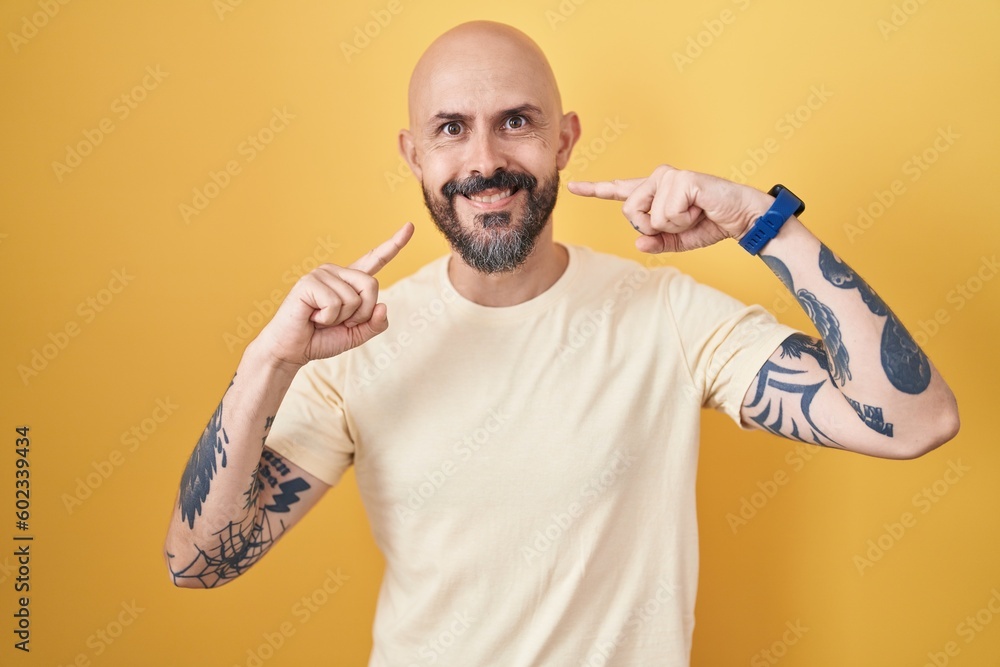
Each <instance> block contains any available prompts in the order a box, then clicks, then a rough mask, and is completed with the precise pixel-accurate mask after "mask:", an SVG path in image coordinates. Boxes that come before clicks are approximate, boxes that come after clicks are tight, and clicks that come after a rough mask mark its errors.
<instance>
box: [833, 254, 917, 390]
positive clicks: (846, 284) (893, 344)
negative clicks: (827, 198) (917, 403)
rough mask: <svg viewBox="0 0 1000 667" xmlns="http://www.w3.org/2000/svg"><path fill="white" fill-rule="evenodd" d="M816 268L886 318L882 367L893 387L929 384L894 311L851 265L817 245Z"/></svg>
mask: <svg viewBox="0 0 1000 667" xmlns="http://www.w3.org/2000/svg"><path fill="white" fill-rule="evenodd" d="M819 268H820V271H822V273H823V277H824V278H826V279H827V281H828V282H829V283H830V284H831V285H833V286H835V287H839V288H841V289H856V290H858V292H859V293H860V294H861V300H862V301H864V303H865V305H867V306H868V309H869V310H871V311H872V313H874V314H875V315H881V316H884V317H885V318H886V320H885V325H884V327H883V329H882V348H881V356H882V370H884V371H885V375H886V377H887V378H888V379H889V382H890V383H891V384H892V386H893V387H895V388H896V389H898V390H899V391H902V392H904V393H907V394H919V393H921V392H923V391H924V390H925V389H927V386H928V385H929V384H930V383H931V363H930V360H928V359H927V355H925V354H924V352H923V350H921V349H920V346H919V345H917V343H916V342H915V341H914V340H913V337H912V336H910V333H909V332H908V331H907V330H906V327H904V326H903V324H902V322H900V321H899V318H898V317H896V314H895V313H893V312H892V311H891V310H890V309H889V307H888V306H887V305H886V304H885V302H884V301H882V299H881V298H880V297H879V296H878V295H877V294H876V293H875V291H874V290H872V288H871V287H869V286H868V283H866V282H865V281H864V280H862V279H861V277H860V276H858V274H857V273H855V272H854V270H853V269H851V267H849V266H848V265H847V264H845V263H844V262H842V261H841V260H840V259H838V258H837V256H836V255H834V254H833V253H832V252H831V251H830V249H829V248H827V247H826V246H825V245H822V244H821V245H820V249H819Z"/></svg>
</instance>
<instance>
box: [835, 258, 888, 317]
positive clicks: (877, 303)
mask: <svg viewBox="0 0 1000 667" xmlns="http://www.w3.org/2000/svg"><path fill="white" fill-rule="evenodd" d="M819 270H820V271H821V272H822V273H823V277H824V278H826V280H827V282H829V283H830V284H831V285H833V286H834V287H839V288H840V289H856V290H858V292H860V293H861V300H862V301H864V302H865V305H866V306H868V309H869V310H870V311H872V312H873V313H875V314H876V315H888V314H889V307H888V306H887V305H885V301H883V300H882V298H881V297H880V296H879V295H878V294H876V293H875V290H873V289H872V288H871V287H869V285H868V283H866V282H865V281H864V280H862V279H861V277H860V276H859V275H858V274H857V273H855V272H854V269H852V268H851V267H849V266H848V265H847V264H845V263H844V262H842V261H840V260H839V259H837V256H836V255H834V254H833V252H832V251H831V250H830V249H829V248H827V247H826V246H825V245H823V244H822V243H821V244H820V246H819Z"/></svg>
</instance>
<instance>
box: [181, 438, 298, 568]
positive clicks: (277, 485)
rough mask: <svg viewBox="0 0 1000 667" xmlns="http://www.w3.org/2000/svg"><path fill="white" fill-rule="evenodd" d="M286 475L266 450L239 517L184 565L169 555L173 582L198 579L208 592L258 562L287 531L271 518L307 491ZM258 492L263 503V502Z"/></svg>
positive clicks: (281, 463)
mask: <svg viewBox="0 0 1000 667" xmlns="http://www.w3.org/2000/svg"><path fill="white" fill-rule="evenodd" d="M290 473H291V471H290V469H289V468H288V466H287V465H286V464H285V462H284V461H283V460H282V459H281V457H280V456H278V455H277V454H274V453H273V452H271V451H269V450H264V452H263V455H262V456H261V461H260V464H259V465H258V466H257V469H256V470H255V471H254V473H253V475H252V478H251V480H250V485H249V487H248V489H247V491H246V493H245V496H246V498H247V501H246V506H245V510H246V513H245V514H244V515H243V517H242V518H241V519H239V520H238V521H230V522H229V523H228V524H227V525H226V527H225V528H223V529H222V530H220V531H218V532H216V533H215V534H214V535H213V538H214V541H213V542H212V544H210V545H208V546H205V547H202V546H201V545H199V546H198V547H197V555H196V556H195V558H194V560H192V561H191V562H190V563H188V564H187V565H184V566H180V567H177V568H176V569H175V567H174V562H173V559H174V556H173V555H172V554H168V556H169V558H170V572H171V575H172V576H173V577H174V581H175V583H182V581H197V582H198V584H199V585H201V586H203V587H205V588H212V587H215V586H219V585H222V584H224V583H226V582H227V581H229V580H231V579H234V578H236V577H238V576H240V575H241V574H243V573H244V572H245V571H246V570H248V569H249V568H250V567H251V566H252V565H254V564H255V563H256V562H257V561H259V560H260V559H261V558H262V557H263V556H264V554H265V553H267V551H268V550H269V549H270V548H271V547H272V546H273V545H274V543H275V542H276V541H277V540H278V538H279V537H280V536H281V535H282V534H283V533H284V532H285V523H284V521H283V520H281V519H280V518H275V517H274V516H272V515H273V514H275V513H277V514H280V513H287V512H289V511H290V508H291V506H292V505H294V504H295V503H297V502H298V501H299V500H300V494H302V493H304V492H305V491H306V490H308V489H309V488H310V486H309V483H308V482H307V481H306V480H304V479H302V478H301V477H294V478H292V479H284V478H285V477H287V476H288V475H289V474H290ZM262 494H264V496H265V498H266V499H267V500H264V501H263V503H261V502H260V497H261V495H262ZM259 505H262V506H259Z"/></svg>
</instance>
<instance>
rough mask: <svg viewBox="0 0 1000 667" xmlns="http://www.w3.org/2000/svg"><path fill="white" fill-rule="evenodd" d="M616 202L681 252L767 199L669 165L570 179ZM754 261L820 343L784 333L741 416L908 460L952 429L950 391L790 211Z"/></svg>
mask: <svg viewBox="0 0 1000 667" xmlns="http://www.w3.org/2000/svg"><path fill="white" fill-rule="evenodd" d="M569 188H570V191H571V192H573V193H574V194H578V195H583V196H591V197H599V198H602V199H613V200H618V201H624V202H625V203H624V205H623V207H622V211H623V213H624V214H625V216H626V217H627V218H628V219H629V222H631V223H632V226H633V227H634V228H635V229H636V230H637V231H639V232H640V233H641V234H642V235H641V236H639V238H637V239H636V247H637V248H638V249H639V250H641V251H643V252H649V253H659V252H678V251H685V250H692V249H695V248H701V247H705V246H708V245H712V244H714V243H717V242H719V241H722V240H724V239H727V238H735V239H739V238H741V237H742V236H743V235H744V234H745V233H746V232H747V230H748V229H749V228H750V227H751V226H752V225H753V223H754V222H755V221H756V220H757V218H758V217H760V216H761V215H762V214H763V213H764V212H766V211H767V210H768V208H769V207H770V205H771V203H772V202H773V198H772V197H771V196H770V195H766V194H764V193H762V192H759V191H757V190H755V189H753V188H751V187H748V186H744V185H738V184H736V183H731V182H729V181H726V180H723V179H721V178H716V177H714V176H709V175H707V174H699V173H695V172H690V171H680V170H677V169H674V168H672V167H668V166H661V167H658V168H657V169H656V170H655V171H654V172H653V174H652V175H651V176H650V177H649V178H645V179H629V180H618V181H603V182H598V183H586V182H579V183H570V184H569ZM761 258H762V259H763V260H764V262H765V263H766V264H767V265H768V266H769V267H770V268H771V269H772V270H773V271H774V272H775V273H776V274H777V275H778V277H779V278H781V280H782V281H783V282H784V283H785V285H786V287H788V288H789V289H790V290H791V291H792V292H793V293H794V294H795V296H796V298H797V299H798V301H799V303H800V304H801V305H802V307H803V308H804V309H805V310H806V312H807V313H808V314H809V316H810V318H811V319H812V321H813V323H814V324H815V325H816V327H817V330H818V331H819V333H820V335H821V336H822V341H820V340H817V339H815V338H811V337H808V336H805V335H797V336H791V337H790V338H789V339H787V340H786V341H784V343H783V344H782V345H781V346H780V347H779V349H778V350H776V351H775V352H774V354H773V355H772V356H771V358H770V359H769V360H768V361H767V362H766V363H765V364H764V366H763V367H762V368H761V369H760V372H759V373H758V375H757V377H756V378H755V380H754V382H753V384H752V385H751V387H750V389H749V391H748V392H747V395H746V397H745V400H744V402H743V405H742V408H741V411H740V414H741V417H742V419H743V421H744V423H746V424H751V425H753V426H755V427H757V428H761V429H764V430H767V431H770V432H771V433H775V434H777V435H782V436H785V437H788V438H793V439H796V440H803V441H805V442H811V443H814V444H821V445H827V446H833V447H840V448H842V449H849V450H852V451H856V452H862V453H865V454H870V455H873V456H882V457H886V458H912V457H915V456H919V455H921V454H923V453H925V452H927V451H930V450H931V449H933V448H935V447H937V446H938V445H940V444H942V443H944V442H946V441H948V440H950V439H951V438H952V437H954V436H955V434H956V433H957V431H958V408H957V405H956V403H955V397H954V395H953V394H952V392H951V390H950V389H949V388H948V385H947V384H946V383H945V382H944V380H943V379H942V378H941V375H940V374H939V373H938V371H937V369H935V368H934V365H933V364H931V363H930V360H928V358H927V356H926V355H925V354H924V352H923V351H922V350H921V349H920V348H919V346H917V344H916V343H915V342H914V340H913V338H912V337H911V336H910V335H909V333H907V331H906V329H905V328H904V327H903V325H902V324H901V323H900V321H899V319H898V318H897V317H896V316H895V315H894V314H893V313H892V311H891V310H890V309H889V307H888V306H887V305H886V304H885V303H884V302H883V301H882V299H881V298H879V296H878V295H877V294H875V292H874V290H872V289H871V288H870V287H869V286H868V285H867V283H865V282H864V281H863V280H861V278H860V277H859V276H858V275H857V274H855V273H854V271H852V270H851V269H850V267H848V266H847V265H846V264H845V263H844V262H842V261H841V260H840V259H839V258H837V257H836V256H835V255H834V254H833V253H832V252H831V251H830V250H829V249H828V248H827V247H826V246H824V245H823V244H821V243H820V241H819V239H817V238H816V237H815V236H813V234H812V233H811V232H809V230H807V229H806V228H805V227H804V226H803V225H802V224H801V222H799V220H798V219H797V218H795V217H792V218H790V219H789V220H788V222H787V223H785V225H784V226H783V227H782V228H781V231H780V232H779V233H778V235H777V237H775V238H774V239H772V240H771V241H770V242H769V243H768V244H767V245H766V246H765V247H764V249H763V251H762V253H761Z"/></svg>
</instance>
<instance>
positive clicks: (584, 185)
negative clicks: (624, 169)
mask: <svg viewBox="0 0 1000 667" xmlns="http://www.w3.org/2000/svg"><path fill="white" fill-rule="evenodd" d="M644 180H646V179H644V178H626V179H619V180H614V181H596V182H592V181H570V182H569V183H567V184H566V187H567V188H569V191H570V192H572V193H573V194H575V195H580V196H581V197H597V198H598V199H613V200H615V201H625V200H626V199H628V197H629V195H630V194H632V191H633V190H635V189H636V188H637V187H638V186H639V184H640V183H642V182H643V181H644Z"/></svg>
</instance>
